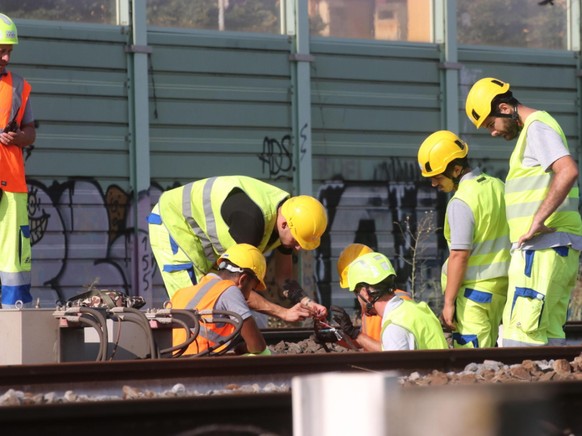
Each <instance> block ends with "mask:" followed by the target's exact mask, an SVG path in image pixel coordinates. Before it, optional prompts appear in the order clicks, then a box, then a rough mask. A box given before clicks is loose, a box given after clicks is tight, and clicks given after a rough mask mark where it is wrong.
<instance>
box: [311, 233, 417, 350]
mask: <svg viewBox="0 0 582 436" xmlns="http://www.w3.org/2000/svg"><path fill="white" fill-rule="evenodd" d="M373 251H374V250H372V249H371V248H370V247H368V246H367V245H365V244H360V243H357V242H356V243H353V244H350V245H348V246H347V247H345V248H344V249H343V250H342V252H341V253H340V255H339V257H338V260H337V272H338V276H339V285H340V287H341V288H346V289H347V288H348V267H349V265H350V263H352V262H353V261H354V260H356V259H357V258H358V257H360V256H362V255H364V254H367V253H372V252H373ZM394 295H396V296H398V297H400V298H401V299H403V300H412V296H411V295H410V293H409V292H406V291H403V290H402V289H394ZM358 301H359V303H360V312H361V324H362V325H361V327H356V326H354V324H353V322H352V320H351V318H350V316H349V315H348V313H347V312H346V311H345V310H344V309H343V308H341V307H339V306H331V307H330V309H331V312H332V313H333V320H334V321H335V322H336V323H337V324H338V326H339V327H338V328H339V329H340V330H341V331H342V332H343V334H345V335H348V337H350V338H351V339H352V340H353V343H354V345H356V346H358V347H361V348H363V349H364V350H365V351H380V350H381V349H382V345H381V343H380V334H381V331H382V316H381V315H378V314H366V307H365V305H364V303H363V302H362V301H361V300H358ZM316 338H317V339H318V340H319V341H322V342H331V343H338V342H339V343H340V344H341V345H344V346H346V345H348V344H344V343H343V342H342V341H339V339H338V338H337V336H336V335H335V334H333V332H329V331H325V330H324V331H321V332H316ZM348 346H349V345H348Z"/></svg>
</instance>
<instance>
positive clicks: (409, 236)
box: [394, 210, 440, 298]
mask: <svg viewBox="0 0 582 436" xmlns="http://www.w3.org/2000/svg"><path fill="white" fill-rule="evenodd" d="M394 224H396V226H398V228H399V230H400V232H401V233H402V236H403V237H404V244H405V246H406V247H408V248H409V250H408V254H409V255H407V256H403V255H399V258H400V259H401V260H402V261H403V262H404V263H405V264H407V265H409V266H410V277H409V278H408V285H409V291H410V293H411V294H412V297H413V298H414V297H415V296H416V294H422V292H423V291H424V290H425V288H430V289H433V290H434V289H436V288H437V287H438V288H439V289H440V284H438V280H434V279H432V280H431V279H429V278H428V277H427V276H428V275H427V274H426V270H427V269H429V267H428V262H429V261H430V260H431V258H429V257H427V256H426V254H427V251H428V249H429V248H430V247H429V241H430V240H431V239H432V238H433V237H434V235H435V234H436V232H437V231H438V230H440V227H437V225H436V218H435V212H434V211H433V210H428V211H426V212H424V214H423V215H422V216H421V217H420V219H419V220H418V221H417V222H416V223H414V222H413V220H412V219H411V217H410V215H407V216H406V218H405V219H404V221H403V222H398V221H395V222H394ZM415 224H416V225H415ZM439 276H440V271H439ZM419 282H420V283H419ZM417 285H418V287H417Z"/></svg>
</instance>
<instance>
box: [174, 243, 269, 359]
mask: <svg viewBox="0 0 582 436" xmlns="http://www.w3.org/2000/svg"><path fill="white" fill-rule="evenodd" d="M266 270H267V264H266V261H265V257H264V256H263V254H262V253H261V252H260V251H259V250H258V249H257V248H256V247H253V246H252V245H249V244H236V245H233V246H231V247H230V248H229V249H228V250H226V251H225V252H224V253H223V254H222V255H221V256H220V257H219V259H218V267H217V271H216V272H212V273H208V274H206V275H205V276H204V277H202V279H201V280H200V282H199V283H198V284H196V285H193V286H189V287H187V288H183V289H180V290H178V291H177V292H175V293H174V295H173V296H172V298H171V300H170V301H171V303H172V308H173V309H192V310H196V311H198V312H201V313H202V312H204V311H213V310H216V311H228V312H233V313H236V314H238V315H240V316H241V318H242V319H243V324H242V327H241V329H240V335H241V337H242V339H243V342H241V343H240V344H239V346H237V347H236V349H235V352H236V353H237V354H244V353H250V354H271V353H270V351H269V348H268V347H267V345H266V343H265V339H264V338H263V335H262V333H261V331H260V330H259V327H258V326H257V323H256V322H255V319H254V318H253V317H252V313H251V310H250V309H249V306H248V305H247V303H246V299H248V296H249V294H250V293H251V292H252V291H264V290H265V289H266V286H265V273H266ZM216 317H217V315H215V316H214V317H213V318H214V319H215V320H216ZM206 319H207V317H206V316H204V315H201V322H200V333H199V334H198V336H197V338H196V340H195V341H194V342H193V343H191V344H190V345H189V346H188V348H187V350H186V351H185V352H184V353H183V354H184V355H192V354H200V353H204V352H205V351H206V350H208V349H209V348H211V349H215V348H216V347H218V346H220V345H221V344H222V343H223V342H222V340H223V339H224V338H228V337H229V336H231V335H232V334H233V332H234V331H235V328H236V327H235V326H234V325H233V324H230V323H226V322H225V323H217V322H206V321H205V320H206ZM219 319H220V318H219ZM185 341H186V332H185V331H184V329H182V328H176V329H174V331H173V343H174V346H177V345H179V344H183V343H184V342H185Z"/></svg>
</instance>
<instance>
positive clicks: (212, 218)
mask: <svg viewBox="0 0 582 436" xmlns="http://www.w3.org/2000/svg"><path fill="white" fill-rule="evenodd" d="M235 188H238V189H240V190H242V191H243V192H245V193H246V194H247V195H248V196H249V197H250V198H251V199H252V200H253V202H254V203H255V204H256V205H257V206H258V207H259V208H260V209H261V211H262V213H263V218H264V222H265V230H264V233H263V239H262V240H261V243H260V244H259V245H258V246H257V248H258V249H259V250H260V251H261V252H263V253H264V252H266V251H268V250H271V249H273V248H275V247H277V246H279V245H280V244H281V241H280V240H279V239H277V240H276V241H274V242H273V243H272V244H271V245H268V244H269V239H270V238H271V235H272V233H273V230H274V229H275V225H276V222H277V209H278V207H279V204H280V203H281V202H282V201H283V200H285V199H287V198H289V196H290V195H289V193H287V192H285V191H283V190H281V189H279V188H277V187H275V186H272V185H269V184H268V183H264V182H262V181H260V180H257V179H253V178H252V177H246V176H220V177H211V178H208V179H203V180H198V181H196V182H192V183H189V184H187V185H184V186H180V187H178V188H175V189H171V190H169V191H166V192H164V193H163V194H162V196H161V197H160V201H159V206H160V215H161V217H162V222H163V223H164V225H165V226H166V228H167V229H168V232H169V233H170V235H171V236H172V238H173V239H174V241H175V242H176V243H177V244H178V246H179V247H180V248H181V249H182V250H183V251H184V252H185V253H186V255H187V256H188V257H189V258H190V259H191V260H192V263H193V264H194V265H195V266H196V267H197V268H198V269H199V270H201V271H202V272H204V273H206V272H208V271H209V270H210V268H211V267H212V265H213V264H214V263H215V262H216V260H217V259H218V256H219V255H221V254H222V253H224V252H225V251H226V249H227V248H229V247H231V246H232V245H234V244H236V241H235V240H234V239H233V238H232V236H231V235H230V233H229V231H228V229H229V228H228V225H227V224H226V222H224V219H223V218H222V215H221V213H220V209H221V207H222V204H223V203H224V201H225V199H226V197H227V196H228V194H229V193H230V192H231V191H232V190H233V189H235Z"/></svg>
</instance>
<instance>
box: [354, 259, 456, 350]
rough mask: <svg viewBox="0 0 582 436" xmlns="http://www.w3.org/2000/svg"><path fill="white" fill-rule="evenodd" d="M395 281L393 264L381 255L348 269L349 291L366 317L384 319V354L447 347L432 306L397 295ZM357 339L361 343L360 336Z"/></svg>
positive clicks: (357, 261) (355, 263)
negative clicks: (371, 316)
mask: <svg viewBox="0 0 582 436" xmlns="http://www.w3.org/2000/svg"><path fill="white" fill-rule="evenodd" d="M395 278H396V272H395V271H394V267H393V266H392V263H391V262H390V260H389V259H388V258H387V257H386V256H385V255H383V254H382V253H377V252H373V253H367V254H364V255H362V256H360V257H358V258H357V259H355V260H354V261H353V262H352V263H351V264H350V265H349V267H348V286H349V289H350V291H352V292H355V293H356V295H357V297H358V298H359V299H360V300H361V301H362V303H363V304H364V305H365V313H366V315H368V316H370V315H380V316H382V330H381V349H382V351H388V350H427V349H446V348H448V344H447V341H446V339H445V335H444V333H443V329H442V327H441V324H440V322H439V320H438V319H437V317H436V316H435V314H434V313H433V312H432V310H431V309H430V307H428V305H427V304H426V303H425V302H419V303H416V302H414V301H411V300H404V299H402V298H400V297H398V296H396V295H395V293H394V290H395V285H394V281H395ZM360 335H361V334H360ZM355 339H356V340H358V341H359V340H360V338H359V336H356V338H355Z"/></svg>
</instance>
